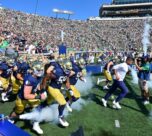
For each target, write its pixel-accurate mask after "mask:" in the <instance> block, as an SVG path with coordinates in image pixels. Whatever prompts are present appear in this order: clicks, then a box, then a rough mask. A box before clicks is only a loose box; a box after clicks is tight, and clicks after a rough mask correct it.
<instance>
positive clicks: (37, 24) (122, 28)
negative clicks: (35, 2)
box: [0, 8, 145, 54]
mask: <svg viewBox="0 0 152 136" xmlns="http://www.w3.org/2000/svg"><path fill="white" fill-rule="evenodd" d="M144 22H145V20H143V19H136V20H134V19H129V20H99V21H98V20H86V21H78V20H77V21H76V20H65V19H56V18H50V17H42V16H38V15H32V14H27V13H22V12H19V11H14V10H9V9H4V8H1V9H0V51H1V52H3V50H5V48H6V47H9V48H11V49H15V50H17V51H26V52H28V53H29V54H30V53H42V52H57V51H58V46H57V45H59V44H61V43H62V41H61V31H63V32H64V33H65V35H64V43H65V44H66V46H67V48H68V50H73V51H113V52H117V53H118V50H119V51H134V50H141V49H142V43H141V41H142V33H143V29H144Z"/></svg>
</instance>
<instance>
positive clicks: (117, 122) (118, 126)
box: [115, 120, 120, 128]
mask: <svg viewBox="0 0 152 136" xmlns="http://www.w3.org/2000/svg"><path fill="white" fill-rule="evenodd" d="M115 127H116V128H120V123H119V120H115Z"/></svg>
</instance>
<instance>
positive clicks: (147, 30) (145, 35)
mask: <svg viewBox="0 0 152 136" xmlns="http://www.w3.org/2000/svg"><path fill="white" fill-rule="evenodd" d="M150 29H151V26H150V25H149V24H148V23H147V22H145V25H144V33H143V35H142V37H143V39H142V44H143V51H144V54H145V55H146V54H147V49H148V46H149V45H150V40H149V37H150Z"/></svg>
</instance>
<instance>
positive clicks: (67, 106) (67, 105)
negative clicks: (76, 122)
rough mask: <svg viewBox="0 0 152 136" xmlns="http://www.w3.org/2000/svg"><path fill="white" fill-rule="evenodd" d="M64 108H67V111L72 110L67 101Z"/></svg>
mask: <svg viewBox="0 0 152 136" xmlns="http://www.w3.org/2000/svg"><path fill="white" fill-rule="evenodd" d="M66 108H67V110H68V111H69V112H72V108H71V106H70V105H69V103H68V102H67V103H66Z"/></svg>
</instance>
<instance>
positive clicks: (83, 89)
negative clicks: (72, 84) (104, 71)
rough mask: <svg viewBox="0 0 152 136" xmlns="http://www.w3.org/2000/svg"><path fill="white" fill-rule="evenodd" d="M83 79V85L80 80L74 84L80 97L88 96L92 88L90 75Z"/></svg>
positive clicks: (92, 83)
mask: <svg viewBox="0 0 152 136" xmlns="http://www.w3.org/2000/svg"><path fill="white" fill-rule="evenodd" d="M85 79H86V83H84V82H83V81H81V80H78V82H77V84H76V88H77V89H78V90H79V91H80V93H81V94H82V95H87V94H89V92H90V91H91V89H92V88H93V86H94V82H93V77H91V74H89V75H87V76H86V77H85Z"/></svg>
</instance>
